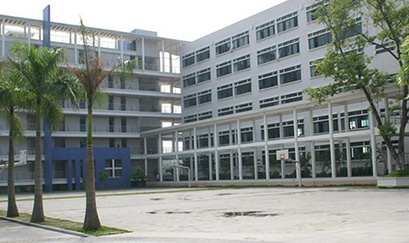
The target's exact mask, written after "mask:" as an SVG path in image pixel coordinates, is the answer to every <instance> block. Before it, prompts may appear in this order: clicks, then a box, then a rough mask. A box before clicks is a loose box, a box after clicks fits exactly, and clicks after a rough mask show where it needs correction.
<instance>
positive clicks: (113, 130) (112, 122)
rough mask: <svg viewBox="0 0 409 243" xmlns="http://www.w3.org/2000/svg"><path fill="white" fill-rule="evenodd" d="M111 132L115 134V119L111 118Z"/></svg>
mask: <svg viewBox="0 0 409 243" xmlns="http://www.w3.org/2000/svg"><path fill="white" fill-rule="evenodd" d="M109 132H115V118H114V117H110V118H109Z"/></svg>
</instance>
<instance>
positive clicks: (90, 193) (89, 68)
mask: <svg viewBox="0 0 409 243" xmlns="http://www.w3.org/2000/svg"><path fill="white" fill-rule="evenodd" d="M80 32H81V35H82V39H83V47H84V57H83V61H84V66H83V67H82V68H74V67H70V66H69V65H68V64H67V65H68V69H69V70H70V71H71V72H72V73H73V74H74V75H75V76H76V77H77V78H78V81H79V85H80V86H81V87H82V90H83V97H81V98H82V99H84V100H86V103H87V106H88V115H87V120H88V124H87V164H86V178H87V180H86V189H85V191H86V209H85V219H84V228H85V229H88V230H96V229H98V228H99V227H101V223H100V220H99V217H98V211H97V203H96V197H95V164H94V146H93V136H92V113H93V107H94V104H96V103H97V101H98V100H101V97H104V98H106V95H105V93H104V92H103V90H102V89H101V83H102V82H103V81H104V80H105V79H106V78H107V77H108V75H110V74H111V73H112V72H114V71H115V70H117V69H121V71H122V72H121V73H122V74H127V73H132V70H133V67H134V66H135V64H134V62H132V61H130V62H126V63H122V62H118V64H116V65H114V66H113V67H110V68H109V69H107V68H106V67H105V66H104V63H103V61H102V59H101V57H100V56H98V55H95V50H93V47H92V46H90V45H89V44H88V43H94V40H95V36H93V35H92V33H90V32H89V31H87V29H86V28H85V26H84V24H83V22H82V20H81V27H80Z"/></svg>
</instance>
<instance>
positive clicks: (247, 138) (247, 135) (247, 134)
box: [240, 127, 253, 143]
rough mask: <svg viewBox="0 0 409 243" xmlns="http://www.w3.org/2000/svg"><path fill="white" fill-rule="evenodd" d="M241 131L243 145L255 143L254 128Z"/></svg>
mask: <svg viewBox="0 0 409 243" xmlns="http://www.w3.org/2000/svg"><path fill="white" fill-rule="evenodd" d="M240 131H241V135H240V136H241V142H242V143H249V142H253V128H252V127H247V128H242V129H240Z"/></svg>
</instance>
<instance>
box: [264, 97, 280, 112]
mask: <svg viewBox="0 0 409 243" xmlns="http://www.w3.org/2000/svg"><path fill="white" fill-rule="evenodd" d="M278 104H279V101H278V96H275V97H271V98H268V99H264V100H260V108H261V109H262V108H267V107H272V106H277V105H278Z"/></svg>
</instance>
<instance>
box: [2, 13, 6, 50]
mask: <svg viewBox="0 0 409 243" xmlns="http://www.w3.org/2000/svg"><path fill="white" fill-rule="evenodd" d="M5 55H6V23H5V20H4V19H2V20H1V56H3V57H4V56H5Z"/></svg>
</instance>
